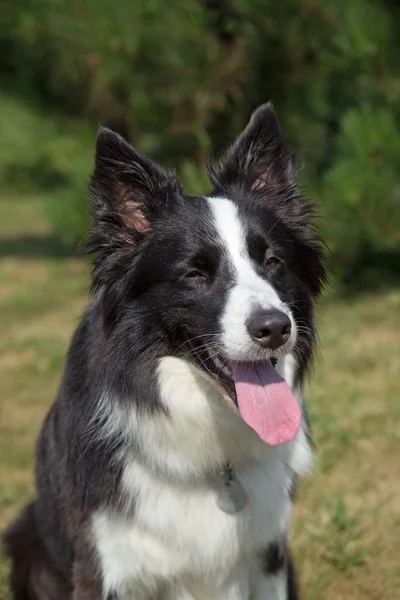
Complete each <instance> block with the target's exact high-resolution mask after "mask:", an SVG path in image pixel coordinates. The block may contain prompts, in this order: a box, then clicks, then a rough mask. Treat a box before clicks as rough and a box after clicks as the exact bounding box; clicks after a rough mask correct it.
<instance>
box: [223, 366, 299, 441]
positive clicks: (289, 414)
mask: <svg viewBox="0 0 400 600" xmlns="http://www.w3.org/2000/svg"><path fill="white" fill-rule="evenodd" d="M229 367H230V368H231V370H232V374H233V380H234V382H235V388H236V395H237V399H238V405H239V410H240V414H241V415H242V418H243V420H244V421H245V422H246V423H247V425H250V427H252V428H253V429H254V431H256V432H257V433H258V435H259V436H260V438H261V439H262V440H263V441H264V442H265V443H266V444H268V445H270V446H277V445H278V444H284V443H286V442H290V441H291V440H293V438H294V437H295V436H296V434H297V432H298V430H299V427H300V419H301V411H300V407H299V405H298V403H297V401H296V399H295V397H294V396H293V394H292V392H291V391H290V388H289V386H288V384H287V383H286V381H285V380H284V379H282V377H280V376H279V375H278V373H277V372H276V371H275V369H274V367H273V366H272V363H271V362H268V363H266V364H257V365H245V364H241V363H234V362H232V363H230V364H229Z"/></svg>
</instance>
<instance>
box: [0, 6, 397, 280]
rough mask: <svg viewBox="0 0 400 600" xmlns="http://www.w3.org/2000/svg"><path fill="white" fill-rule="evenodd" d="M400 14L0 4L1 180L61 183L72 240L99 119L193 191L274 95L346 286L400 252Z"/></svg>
mask: <svg viewBox="0 0 400 600" xmlns="http://www.w3.org/2000/svg"><path fill="white" fill-rule="evenodd" d="M399 22H400V7H399V6H398V5H397V4H396V3H394V2H391V1H389V0H352V1H351V2H349V1H348V0H304V1H302V2H298V0H282V2H273V1H272V0H223V1H222V0H207V1H202V2H201V1H200V0H187V2H179V1H178V0H171V1H170V2H167V3H166V2H163V1H162V0H135V1H132V0H120V1H119V2H117V3H110V2H109V1H108V0H79V1H78V0H68V1H67V0H52V1H51V2H49V1H45V0H38V2H35V3H32V2H31V1H30V0H20V2H18V3H15V2H12V1H11V0H6V2H5V5H4V6H3V7H2V11H1V17H0V83H1V84H2V89H3V90H4V91H3V96H2V97H0V128H1V134H2V141H3V145H2V148H0V183H1V184H2V185H3V186H4V185H6V186H8V187H9V188H10V189H15V190H20V189H21V188H26V187H29V188H30V189H32V188H33V189H38V190H50V189H51V190H52V192H53V191H54V198H55V200H56V201H55V202H54V203H49V204H48V205H47V208H46V210H48V214H49V219H50V221H51V222H52V224H53V227H54V229H55V231H56V233H59V234H60V235H61V236H62V238H63V239H64V241H66V242H67V243H75V242H76V240H77V239H78V238H80V236H81V235H82V231H83V230H84V229H85V227H86V223H87V216H86V215H87V212H88V211H87V203H85V199H86V198H87V195H86V192H85V191H84V190H85V183H84V182H85V181H86V180H87V179H88V174H89V171H90V168H91V161H92V153H93V143H94V135H95V130H96V128H97V126H98V123H99V122H101V123H102V124H104V125H107V126H109V127H112V128H115V129H117V130H118V131H120V133H122V134H123V135H125V136H126V137H128V138H129V139H130V140H132V141H133V143H134V144H135V145H136V146H138V147H139V148H140V149H141V150H142V151H143V152H145V153H149V154H151V155H152V156H153V157H154V158H155V159H156V160H159V161H161V162H162V163H164V164H166V165H168V166H174V167H176V168H177V170H178V172H179V174H180V175H181V176H182V178H183V180H184V184H185V188H186V189H187V191H191V192H198V191H200V190H201V189H204V186H206V189H207V187H208V182H207V180H206V177H205V174H204V173H205V170H204V169H205V163H206V160H207V157H208V155H210V154H213V155H215V154H219V153H220V152H221V150H222V149H223V148H224V147H225V145H226V144H227V143H228V142H229V141H231V140H232V139H233V138H234V136H235V135H236V134H237V132H238V130H239V129H240V127H242V126H243V124H244V123H245V121H246V119H247V118H248V116H249V114H250V112H251V110H252V109H253V108H254V107H255V106H256V105H257V104H259V103H261V102H264V101H265V100H267V99H272V100H273V101H274V102H275V104H276V106H277V109H278V112H279V116H280V119H281V121H282V125H283V128H284V130H285V132H286V134H287V137H288V139H289V141H290V143H291V144H292V145H294V146H295V147H298V148H300V149H301V151H302V154H301V156H300V162H301V163H302V164H304V168H303V169H302V176H303V179H304V181H305V183H306V185H307V187H308V188H309V189H311V190H314V195H315V196H316V199H317V200H318V201H319V203H320V204H321V205H322V213H323V217H324V219H323V221H322V226H323V229H324V232H325V235H326V237H327V240H328V244H329V246H330V247H331V251H332V254H331V258H330V266H331V270H332V273H333V276H334V279H335V280H336V281H338V282H343V281H344V282H349V281H350V280H351V279H352V278H353V277H354V274H355V272H356V271H357V270H358V269H359V268H360V265H361V264H365V257H366V256H367V257H370V256H371V255H374V254H375V255H376V254H382V253H385V252H389V251H390V252H392V253H393V252H395V253H396V252H397V253H398V252H399V229H400V214H399V213H400V201H399V195H400V192H399V183H398V173H399V166H400V164H399V163H400V151H399V150H398V148H399V147H400V146H399V144H398V139H399V127H400V125H399V117H398V106H399V102H400V60H399V57H400V30H399V27H398V23H399ZM18 98H19V100H18ZM363 261H364V263H363ZM368 261H369V258H368V260H367V262H368ZM362 268H364V267H362Z"/></svg>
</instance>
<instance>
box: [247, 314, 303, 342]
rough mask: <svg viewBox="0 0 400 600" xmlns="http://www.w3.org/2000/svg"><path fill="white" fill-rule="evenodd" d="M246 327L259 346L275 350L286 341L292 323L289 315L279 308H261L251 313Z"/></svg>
mask: <svg viewBox="0 0 400 600" xmlns="http://www.w3.org/2000/svg"><path fill="white" fill-rule="evenodd" d="M247 329H248V332H249V333H250V335H251V337H252V338H253V340H254V341H255V342H257V343H258V344H260V346H262V347H263V348H270V349H271V350H276V348H279V347H280V346H283V344H285V343H286V342H287V341H288V339H289V337H290V332H291V330H292V324H291V322H290V319H289V317H288V316H287V315H286V314H285V313H284V312H282V311H280V310H276V309H275V310H263V311H257V312H256V313H253V315H251V317H250V319H249V321H248V323H247Z"/></svg>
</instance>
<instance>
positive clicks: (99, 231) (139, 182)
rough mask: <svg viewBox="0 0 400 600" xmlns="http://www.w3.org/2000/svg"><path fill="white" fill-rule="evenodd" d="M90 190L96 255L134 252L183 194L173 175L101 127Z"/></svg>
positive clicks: (116, 135) (115, 134) (118, 136)
mask: <svg viewBox="0 0 400 600" xmlns="http://www.w3.org/2000/svg"><path fill="white" fill-rule="evenodd" d="M90 189H91V192H92V195H93V199H94V203H95V208H94V217H95V226H94V231H93V232H92V233H93V234H94V235H93V236H92V241H93V238H94V240H95V243H94V246H97V248H96V247H95V248H93V249H94V250H95V251H96V250H105V249H106V248H107V246H109V247H110V248H112V247H121V246H123V245H125V246H130V247H134V246H135V245H136V244H137V243H138V241H140V239H142V238H143V237H144V236H145V235H146V233H147V232H148V231H150V229H151V227H152V225H153V222H154V220H155V219H156V218H157V217H158V216H159V215H160V214H162V213H163V212H164V211H165V210H167V209H168V207H169V206H170V205H171V203H172V202H173V201H174V199H175V198H176V197H177V195H179V194H180V191H181V188H180V183H179V181H178V179H177V177H176V176H175V174H173V173H170V172H168V171H166V170H165V169H163V168H162V167H160V166H159V165H157V164H156V163H154V162H152V161H151V160H150V159H148V158H146V157H145V156H143V155H141V154H140V153H139V152H137V151H136V150H135V149H134V148H132V146H131V145H130V144H128V142H126V141H125V140H124V139H123V138H122V137H121V136H120V135H118V134H117V133H114V132H113V131H111V130H110V129H106V128H104V127H101V128H100V130H99V133H98V136H97V142H96V157H95V169H94V173H93V176H92V179H91V183H90Z"/></svg>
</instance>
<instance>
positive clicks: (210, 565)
mask: <svg viewBox="0 0 400 600" xmlns="http://www.w3.org/2000/svg"><path fill="white" fill-rule="evenodd" d="M235 476H236V477H237V480H238V482H239V483H240V485H241V486H242V488H243V492H244V494H245V500H246V504H245V506H244V508H243V509H242V510H240V511H239V512H236V513H233V514H229V513H227V512H225V511H224V510H221V508H220V505H221V502H220V501H219V498H218V497H219V495H220V493H221V484H220V482H218V477H217V474H216V481H213V480H211V481H210V483H209V484H207V485H206V484H204V485H203V486H199V485H193V486H192V487H191V486H187V485H185V486H181V485H171V484H170V483H168V482H167V481H166V480H163V479H160V478H157V477H155V476H154V475H152V474H150V473H149V472H148V471H147V470H146V469H144V468H143V467H142V466H141V465H140V464H139V463H138V462H135V461H132V462H131V463H130V464H129V465H127V467H126V472H125V476H124V481H125V488H126V490H127V491H129V488H130V491H131V494H132V499H133V500H134V504H135V509H134V515H133V516H132V518H122V517H121V516H116V515H111V514H109V513H108V514H107V513H105V512H103V513H99V514H97V515H96V516H95V518H94V534H95V539H96V546H97V550H98V553H99V556H100V558H101V563H102V565H103V577H104V582H105V585H106V587H107V589H109V590H111V589H118V588H120V587H121V585H122V586H123V587H125V585H128V586H129V582H132V584H133V582H135V581H138V580H142V581H146V585H150V586H151V581H154V582H155V581H160V580H165V581H171V580H174V579H175V580H180V581H185V580H187V581H192V582H193V581H196V580H198V581H202V580H204V579H207V581H209V583H210V586H212V587H213V588H215V589H218V588H219V586H220V585H223V582H224V581H225V580H226V578H228V577H229V574H230V572H232V570H234V569H235V565H237V564H239V563H243V562H249V563H250V562H254V559H255V558H256V555H257V552H258V551H260V550H261V549H263V548H265V547H266V546H267V545H268V544H269V543H270V542H271V541H275V540H279V539H280V538H281V537H282V535H283V533H284V532H285V530H286V527H287V523H288V519H289V515H290V509H291V502H290V498H289V489H290V485H291V480H290V473H289V472H288V470H287V467H286V465H285V462H284V461H283V460H282V458H281V456H280V455H279V452H277V453H276V457H275V458H272V459H271V456H270V457H269V461H268V464H267V466H266V465H263V464H262V463H261V462H258V461H252V462H249V463H247V464H245V465H242V466H241V467H238V468H237V469H236V470H235ZM123 582H124V583H123Z"/></svg>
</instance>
